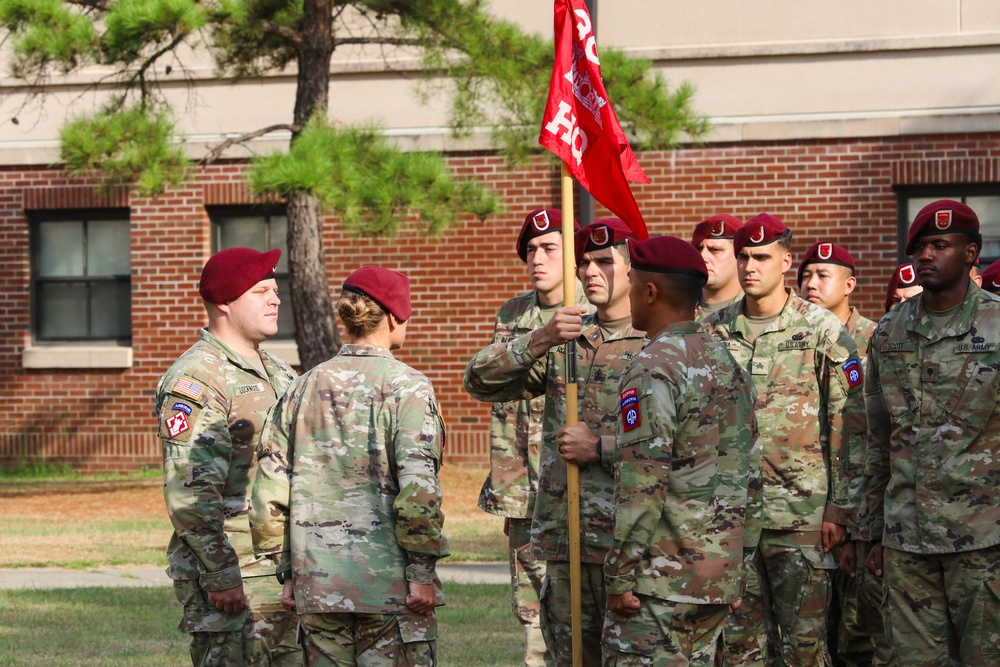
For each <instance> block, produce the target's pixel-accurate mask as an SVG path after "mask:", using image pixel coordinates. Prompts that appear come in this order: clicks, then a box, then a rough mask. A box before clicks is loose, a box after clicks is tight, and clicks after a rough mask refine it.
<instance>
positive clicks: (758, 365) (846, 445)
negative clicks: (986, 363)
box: [704, 293, 867, 665]
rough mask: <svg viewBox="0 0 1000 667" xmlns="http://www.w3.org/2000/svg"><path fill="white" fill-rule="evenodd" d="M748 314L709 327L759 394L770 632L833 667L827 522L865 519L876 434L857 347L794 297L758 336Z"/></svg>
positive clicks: (761, 550) (728, 312)
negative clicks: (855, 490) (860, 499)
mask: <svg viewBox="0 0 1000 667" xmlns="http://www.w3.org/2000/svg"><path fill="white" fill-rule="evenodd" d="M743 312H744V303H743V302H739V303H737V304H734V305H732V306H729V307H728V308H726V309H725V310H723V311H720V312H718V313H715V314H714V315H712V316H710V317H709V318H707V319H706V320H705V323H704V324H705V326H706V327H707V328H708V330H709V331H711V332H712V333H713V334H714V335H715V336H716V337H717V338H719V339H720V340H721V341H722V342H723V344H724V345H725V346H726V348H727V349H728V350H729V351H730V353H732V354H733V356H734V357H735V358H736V359H737V361H739V362H740V364H741V365H743V366H744V367H746V368H747V369H748V370H749V371H750V374H751V376H752V378H753V381H754V385H755V388H756V390H757V403H756V416H757V423H758V426H759V427H760V437H761V446H762V457H763V474H764V511H763V532H762V534H761V538H760V543H759V547H758V554H757V559H756V564H757V566H758V575H759V576H760V577H761V578H762V591H763V593H764V595H765V596H766V595H767V594H768V593H769V594H770V607H769V608H766V609H765V611H766V614H767V618H768V632H769V633H770V634H771V641H772V642H774V641H778V640H777V637H778V633H779V632H780V644H779V646H780V650H781V654H782V655H781V657H782V658H783V660H784V662H785V663H786V664H798V665H813V664H825V663H824V661H826V662H829V660H830V657H829V653H828V650H827V646H826V614H827V606H828V604H829V598H830V582H829V574H828V571H829V570H833V569H835V568H836V567H837V563H836V561H835V560H834V558H833V556H832V554H830V553H827V552H824V551H823V550H822V538H821V530H822V524H823V522H824V521H829V522H833V523H837V524H840V525H845V526H846V525H850V524H851V523H852V522H853V521H854V520H855V519H856V511H855V510H856V507H855V503H854V501H853V500H852V499H851V497H850V486H851V483H852V480H853V479H855V478H856V477H858V476H859V475H860V474H861V471H860V470H856V469H855V467H854V466H855V462H857V461H861V460H863V458H864V447H865V432H866V429H867V423H866V420H865V413H864V403H863V395H862V391H861V385H862V382H863V374H862V372H861V364H860V361H859V359H858V353H857V346H856V345H855V343H854V341H853V339H852V338H851V337H850V335H848V333H847V330H846V329H845V328H844V326H843V325H842V324H841V323H840V320H838V319H837V317H836V316H835V315H833V314H832V313H831V312H829V311H827V310H825V309H823V308H820V307H819V306H816V305H814V304H811V303H809V302H808V301H805V300H804V299H801V298H799V297H798V296H797V295H795V294H792V293H789V295H788V298H787V301H786V303H785V306H784V308H783V309H782V310H781V312H780V314H779V316H778V318H777V319H776V320H775V321H774V322H772V323H771V324H769V325H768V327H767V329H766V330H765V331H763V332H762V333H761V334H760V335H759V336H757V337H756V338H754V335H753V333H752V331H751V329H750V325H749V323H748V321H747V319H746V316H745V315H744V314H743ZM765 602H766V600H765ZM746 603H747V600H746V599H744V604H746ZM777 657H778V656H774V658H775V659H777Z"/></svg>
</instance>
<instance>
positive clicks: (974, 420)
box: [945, 354, 1000, 431]
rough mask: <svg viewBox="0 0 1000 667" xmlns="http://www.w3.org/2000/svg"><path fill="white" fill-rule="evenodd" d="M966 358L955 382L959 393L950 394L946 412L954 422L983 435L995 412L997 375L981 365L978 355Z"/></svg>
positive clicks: (999, 389) (999, 377) (998, 389)
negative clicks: (961, 423)
mask: <svg viewBox="0 0 1000 667" xmlns="http://www.w3.org/2000/svg"><path fill="white" fill-rule="evenodd" d="M959 356H961V355H959ZM965 356H966V357H968V359H967V360H966V362H965V364H963V366H962V370H961V371H960V372H959V374H958V376H957V378H956V383H957V385H958V386H957V387H956V389H957V390H958V391H955V392H953V394H952V398H951V400H950V401H949V402H948V405H946V406H945V410H946V411H947V412H948V414H950V415H952V416H953V417H955V418H956V419H959V420H961V421H962V422H965V423H966V424H969V425H970V426H972V427H973V428H975V429H976V430H978V431H982V430H983V429H984V428H986V424H987V422H988V421H989V420H990V417H991V416H992V415H993V413H994V412H995V410H996V406H997V400H998V396H997V394H998V392H1000V373H998V372H997V370H996V369H995V368H993V367H992V366H987V365H985V364H983V363H981V361H980V360H979V359H977V358H976V357H977V355H974V354H966V355H965Z"/></svg>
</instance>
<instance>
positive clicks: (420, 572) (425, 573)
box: [406, 559, 437, 584]
mask: <svg viewBox="0 0 1000 667" xmlns="http://www.w3.org/2000/svg"><path fill="white" fill-rule="evenodd" d="M436 562H437V561H436V560H433V559H427V560H425V559H420V560H417V561H414V560H411V561H410V564H409V565H407V566H406V580H407V581H408V582H410V583H414V584H433V583H434V565H435V563H436Z"/></svg>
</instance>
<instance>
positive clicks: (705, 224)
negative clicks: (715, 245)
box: [691, 214, 743, 248]
mask: <svg viewBox="0 0 1000 667" xmlns="http://www.w3.org/2000/svg"><path fill="white" fill-rule="evenodd" d="M742 226H743V223H742V222H740V219H739V218H737V217H736V216H733V215H725V214H721V215H713V216H712V217H710V218H705V219H704V220H702V221H701V222H699V223H698V225H697V226H696V227H695V228H694V234H692V235H691V245H693V246H694V247H695V248H697V247H698V246H700V245H701V244H702V243H704V242H705V239H707V238H713V239H731V238H733V237H734V236H735V235H736V230H737V229H739V228H740V227H742Z"/></svg>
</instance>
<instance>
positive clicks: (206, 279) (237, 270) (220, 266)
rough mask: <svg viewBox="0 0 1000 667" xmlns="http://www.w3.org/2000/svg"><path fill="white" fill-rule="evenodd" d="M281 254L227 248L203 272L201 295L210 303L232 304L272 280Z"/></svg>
mask: <svg viewBox="0 0 1000 667" xmlns="http://www.w3.org/2000/svg"><path fill="white" fill-rule="evenodd" d="M280 257H281V251H280V250H278V249H277V248H275V249H274V250H269V251H267V252H258V251H256V250H254V249H252V248H227V249H226V250H220V251H219V252H217V253H215V254H214V255H212V257H211V258H209V260H208V261H207V262H206V263H205V268H203V269H202V270H201V279H200V280H199V281H198V293H199V294H201V298H202V299H204V300H205V301H207V302H209V303H214V304H220V303H229V302H230V301H235V300H236V299H238V298H240V296H241V295H242V294H243V293H244V292H246V291H247V290H248V289H250V288H251V287H253V286H254V285H256V284H257V283H259V282H260V281H261V280H264V279H265V278H273V277H274V272H275V270H277V268H278V259H279V258H280Z"/></svg>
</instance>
